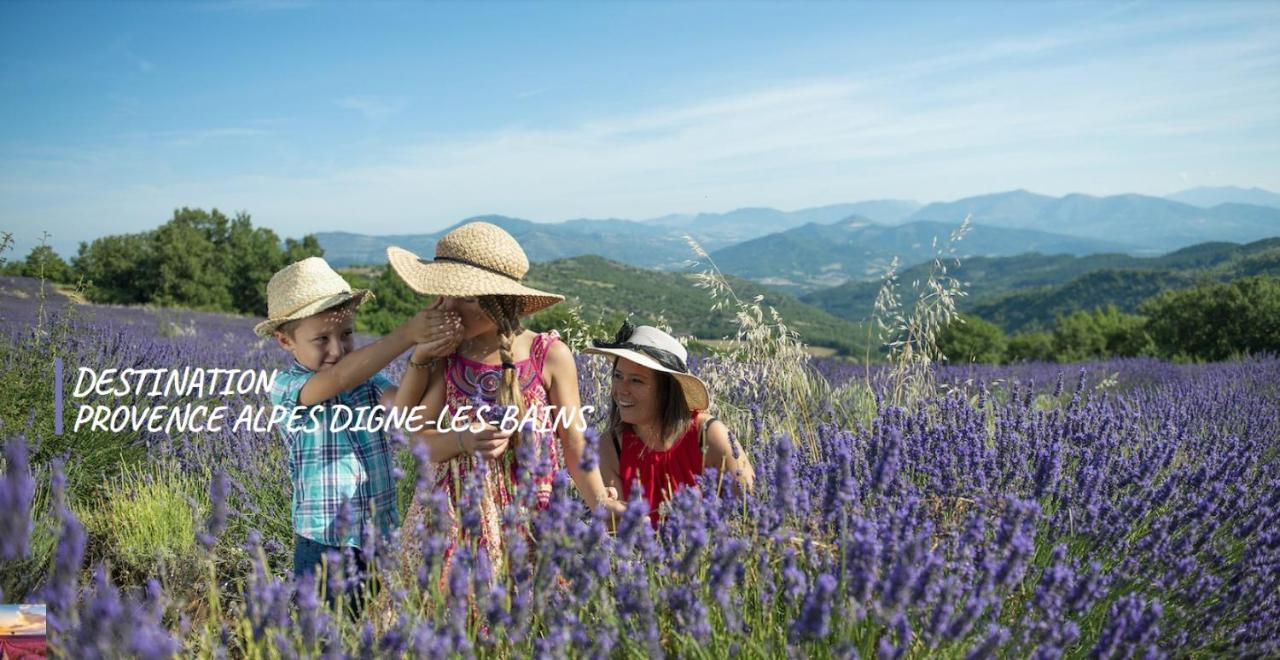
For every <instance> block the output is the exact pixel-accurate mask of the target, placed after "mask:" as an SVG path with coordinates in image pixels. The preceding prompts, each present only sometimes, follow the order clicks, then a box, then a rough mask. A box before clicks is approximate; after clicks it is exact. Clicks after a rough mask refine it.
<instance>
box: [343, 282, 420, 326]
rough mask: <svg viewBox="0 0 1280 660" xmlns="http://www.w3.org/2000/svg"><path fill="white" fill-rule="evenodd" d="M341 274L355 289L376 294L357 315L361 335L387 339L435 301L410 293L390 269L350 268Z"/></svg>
mask: <svg viewBox="0 0 1280 660" xmlns="http://www.w3.org/2000/svg"><path fill="white" fill-rule="evenodd" d="M339 272H340V273H341V275H342V276H343V277H344V278H346V280H347V282H348V283H350V284H351V286H352V287H353V288H358V289H369V290H370V291H372V292H373V299H372V300H370V301H368V302H366V303H365V304H363V305H361V306H360V311H359V313H357V314H356V330H358V331H359V332H365V333H368V334H373V335H385V334H387V333H388V332H391V331H392V330H394V329H395V328H396V326H398V325H400V324H401V323H404V322H405V320H406V319H408V318H409V317H411V316H413V315H414V314H416V313H417V312H418V310H420V309H422V308H423V307H425V306H427V305H429V304H431V301H432V298H431V297H429V296H424V295H422V294H420V293H418V292H416V291H414V290H413V289H410V288H409V285H408V284H405V283H404V280H402V279H400V277H399V276H398V275H396V274H395V271H393V270H391V266H389V265H386V266H382V267H380V268H348V269H343V270H341V271H339Z"/></svg>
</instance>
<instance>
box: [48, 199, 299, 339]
mask: <svg viewBox="0 0 1280 660" xmlns="http://www.w3.org/2000/svg"><path fill="white" fill-rule="evenodd" d="M322 254H323V250H321V249H320V244H319V243H318V242H316V239H315V237H314V236H306V237H304V238H303V239H302V240H294V239H289V240H287V241H286V242H285V244H284V246H283V248H282V247H281V245H280V239H279V237H278V236H276V234H275V232H273V231H271V230H270V229H266V228H263V227H258V228H255V227H254V226H253V223H252V221H251V220H250V217H249V215H248V214H246V213H238V214H236V216H235V217H234V218H228V217H227V216H226V215H224V214H222V213H221V212H220V211H218V210H217V209H214V210H212V211H204V210H202V209H189V208H182V209H178V210H176V211H174V213H173V218H171V219H170V220H169V221H168V222H166V223H165V224H163V225H161V226H160V227H157V228H156V229H154V230H151V231H148V232H143V233H139V234H121V235H112V236H104V237H102V238H98V239H95V240H94V241H93V242H92V243H81V244H80V250H79V253H78V254H77V256H76V257H75V258H74V259H73V260H72V268H73V271H72V274H73V275H78V276H82V277H84V278H85V280H86V281H88V282H89V288H88V289H87V291H86V293H87V294H88V296H89V298H90V299H91V300H93V301H94V302H106V303H121V304H136V303H154V304H159V305H170V306H179V307H191V308H196V309H207V310H211V311H228V312H240V313H244V314H254V315H258V316H261V315H264V314H266V311H267V302H266V284H267V281H268V280H269V279H271V275H272V274H273V273H275V272H276V271H277V270H279V269H280V268H282V267H284V266H286V265H288V264H290V263H293V262H294V261H298V260H300V259H303V258H305V257H309V256H320V255H322ZM46 277H47V276H46ZM53 279H56V278H53ZM68 279H70V278H68Z"/></svg>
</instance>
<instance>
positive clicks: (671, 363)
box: [591, 340, 689, 374]
mask: <svg viewBox="0 0 1280 660" xmlns="http://www.w3.org/2000/svg"><path fill="white" fill-rule="evenodd" d="M591 345H592V346H594V347H596V348H613V349H618V348H622V349H626V350H629V351H635V352H637V353H640V354H642V355H644V356H645V357H648V358H650V359H652V360H653V361H654V362H657V363H658V364H660V365H662V366H663V367H665V368H667V369H670V370H671V371H677V372H680V373H682V374H687V373H689V367H688V366H686V365H685V362H684V360H681V359H680V356H679V355H676V354H675V353H672V352H671V351H666V350H663V349H661V348H657V347H655V346H645V345H643V344H633V343H631V342H629V341H624V342H615V343H606V342H602V341H600V340H595V341H592V342H591Z"/></svg>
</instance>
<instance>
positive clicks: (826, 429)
mask: <svg viewBox="0 0 1280 660" xmlns="http://www.w3.org/2000/svg"><path fill="white" fill-rule="evenodd" d="M254 322H255V319H251V318H247V317H243V318H241V317H232V316H225V315H215V314H203V313H197V312H183V311H175V310H161V309H139V308H122V307H105V306H92V305H75V304H69V303H67V302H66V301H65V299H63V298H62V297H60V296H56V295H55V296H53V297H51V298H50V299H49V300H48V301H47V302H45V303H43V305H42V303H41V296H40V295H39V283H38V282H34V281H32V280H25V279H15V278H0V334H3V335H4V336H5V337H6V340H5V342H4V348H3V349H0V392H3V395H2V396H3V405H2V406H0V413H2V414H3V422H4V426H3V428H0V438H3V441H4V455H5V462H4V476H3V478H0V588H3V590H4V592H3V594H2V595H0V601H3V602H46V603H48V612H49V618H50V620H49V635H50V637H49V643H50V647H51V649H53V650H54V651H56V652H57V653H59V654H60V655H63V656H66V657H73V658H91V657H104V656H105V657H115V656H131V657H133V656H136V657H144V658H152V657H173V656H190V655H196V656H201V657H244V656H247V657H282V658H292V657H312V656H325V657H343V656H357V657H374V656H378V657H401V656H428V657H447V656H464V657H467V656H484V657H513V656H515V657H524V656H531V655H536V656H538V657H627V658H631V657H634V658H641V657H654V656H658V657H661V656H675V657H726V656H745V657H781V656H813V657H824V658H825V657H839V658H848V657H884V658H901V657H930V658H932V657H944V658H970V657H972V658H981V657H993V656H1002V657H1036V658H1058V657H1098V658H1129V657H1142V658H1147V657H1153V658H1155V657H1167V656H1174V657H1183V656H1253V657H1263V656H1272V657H1275V656H1277V655H1280V626H1278V625H1277V624H1276V621H1280V596H1278V595H1277V594H1280V359H1277V358H1276V357H1254V358H1250V359H1246V360H1243V361H1238V362H1230V363H1214V364H1199V365H1172V364H1167V363H1162V362H1158V361H1154V360H1129V361H1114V362H1105V363H1090V364H1084V365H1066V366H1063V365H1041V364H1026V365H1014V366H1009V367H983V366H956V367H941V368H933V370H932V372H931V373H930V378H931V380H930V381H929V382H930V394H929V396H925V397H915V398H911V399H909V400H906V401H899V403H901V404H902V405H891V403H890V402H891V401H894V400H895V399H894V398H893V397H891V396H889V391H888V389H887V387H888V383H889V380H888V378H887V376H886V371H887V367H876V368H873V369H872V370H871V371H870V372H868V371H867V370H866V369H864V368H863V367H860V366H856V365H850V364H847V363H838V362H834V361H822V360H815V361H813V362H812V363H804V364H797V363H796V362H795V361H794V360H788V361H786V362H785V363H784V361H783V360H780V359H778V358H776V357H775V358H773V359H770V358H768V357H763V358H761V359H759V360H735V359H728V358H706V359H704V360H702V361H701V362H699V363H698V364H696V365H695V366H696V369H697V371H699V373H700V374H701V375H702V376H703V377H704V378H706V379H707V380H708V381H709V382H710V383H711V385H712V387H713V390H714V392H715V394H716V398H717V401H718V404H719V406H720V411H719V412H720V416H721V418H722V419H725V420H726V421H727V422H728V423H729V425H730V427H731V428H732V430H733V431H734V432H735V434H736V435H737V437H738V438H739V439H740V440H741V441H742V444H743V445H744V446H745V447H746V449H747V451H749V452H750V453H751V455H752V459H753V461H754V464H755V465H756V471H757V474H758V478H757V482H756V488H755V490H754V492H752V493H751V494H749V495H748V496H747V497H745V499H741V498H736V497H733V496H732V495H731V494H729V493H727V492H725V493H722V492H718V491H717V489H716V488H714V487H713V486H712V485H711V482H710V481H708V482H706V487H704V488H703V489H701V491H698V490H694V489H685V490H684V491H681V492H680V493H679V494H678V495H677V497H676V498H675V500H674V502H673V504H672V507H671V511H670V513H669V515H668V518H667V522H666V523H665V524H664V525H663V527H662V528H661V529H660V531H658V532H657V533H655V532H654V531H653V530H652V529H651V527H650V526H649V524H648V517H647V511H646V508H645V504H644V502H643V501H641V500H635V501H633V502H631V504H630V507H629V509H628V511H627V514H626V516H625V517H624V518H623V520H621V522H620V524H619V525H618V531H617V533H616V534H611V533H608V532H607V531H606V529H607V526H606V524H605V521H604V520H603V519H601V518H599V517H593V516H592V515H591V514H590V513H588V512H587V511H586V509H585V507H584V506H583V505H582V504H581V501H580V500H579V499H578V498H577V496H576V493H574V491H573V488H572V485H571V483H570V481H569V479H568V478H567V475H564V474H562V475H561V476H560V477H559V478H558V480H557V489H556V491H555V493H554V494H553V502H552V506H551V507H550V508H549V509H548V510H547V511H545V512H541V513H538V514H535V515H534V516H533V517H532V519H531V520H530V521H529V522H528V526H529V532H530V537H531V538H532V539H534V543H532V544H530V543H527V542H525V540H524V537H523V536H521V535H519V534H513V535H512V536H511V538H510V539H508V542H507V543H506V544H505V547H506V548H507V549H508V552H509V555H508V557H506V561H505V562H503V563H504V565H506V566H508V567H510V568H509V570H506V571H504V573H503V574H497V575H495V574H494V571H493V565H494V561H493V558H490V557H487V556H485V555H484V553H482V552H480V553H477V552H472V551H470V550H469V549H466V548H464V549H463V550H462V551H461V552H460V553H459V555H458V557H457V560H456V562H455V564H454V568H453V570H451V571H450V572H449V574H448V576H447V579H446V580H444V583H443V584H442V582H441V578H440V575H441V572H440V571H441V566H440V559H441V554H442V549H443V548H444V546H445V539H444V537H443V536H442V533H443V527H442V524H441V520H440V516H439V515H438V513H437V514H435V515H432V516H428V520H427V522H426V524H425V525H424V526H423V527H422V528H420V529H415V530H411V533H409V534H406V535H405V536H403V537H398V538H395V539H392V540H391V546H392V547H385V548H383V550H385V551H386V552H384V553H383V554H382V556H383V557H385V558H386V559H385V560H380V561H379V564H378V574H379V576H380V577H381V580H382V584H381V592H380V594H381V596H380V597H381V599H382V601H381V602H380V603H379V604H378V606H375V607H371V608H369V609H368V610H367V611H366V613H365V615H364V616H362V617H360V618H359V619H356V620H351V619H349V618H348V617H345V616H340V615H337V614H335V613H333V612H332V611H330V610H329V609H328V608H327V607H325V605H324V601H323V599H320V598H317V597H316V595H315V590H314V585H313V584H309V583H308V584H301V585H295V584H294V583H293V582H292V580H291V578H290V577H289V576H291V575H292V573H291V564H290V554H289V552H290V548H291V547H292V537H291V532H290V524H289V490H288V489H289V487H290V486H289V479H288V476H287V474H286V472H285V470H286V468H285V452H284V448H283V447H282V446H281V445H280V442H279V440H278V438H276V437H274V436H270V435H267V434H252V433H241V434H234V433H230V432H227V433H222V434H200V435H183V436H179V437H168V436H162V435H154V434H153V435H147V434H142V435H137V436H135V435H129V434H108V433H101V432H82V433H79V434H64V435H62V436H56V435H54V433H53V426H54V425H53V419H52V416H53V409H54V408H53V399H54V393H53V360H54V358H61V359H62V360H63V363H64V365H65V368H66V369H67V370H69V371H74V370H75V369H77V368H79V367H81V366H89V367H94V368H98V369H102V368H124V367H130V366H132V367H146V368H157V367H180V366H186V365H191V366H204V367H224V368H265V369H271V368H279V367H283V366H285V354H284V353H283V352H282V351H280V350H279V349H278V348H276V347H275V346H274V345H272V344H271V343H269V342H265V341H262V340H259V339H258V338H257V337H255V336H254V335H253V333H252V331H251V329H250V328H251V327H252V325H253V323H254ZM602 366H603V365H602V364H600V363H599V362H598V361H595V360H591V359H586V358H580V359H579V370H580V377H581V381H582V391H583V396H584V403H586V404H591V405H595V406H597V408H598V409H604V403H605V401H606V397H607V389H605V388H606V385H607V380H606V378H605V375H604V372H603V370H602ZM401 368H402V365H401V364H399V363H397V364H395V365H393V366H392V367H391V368H390V369H389V370H388V372H389V375H390V376H391V377H392V378H398V376H399V373H400V372H399V370H400V369H401ZM220 402H221V403H225V404H229V405H239V404H242V403H258V402H254V401H247V400H246V401H236V400H229V401H228V400H222V401H220ZM140 403H145V402H140ZM73 414H74V413H73V412H72V411H70V410H68V411H66V412H64V420H63V421H64V424H69V423H70V422H71V421H72V419H73V418H72V415H73ZM526 444H527V443H526ZM415 462H416V461H415V458H414V456H413V455H412V454H411V453H410V452H409V451H408V450H407V449H406V450H405V451H404V456H403V458H402V462H401V465H402V468H403V475H402V477H403V478H402V488H401V504H402V510H404V509H405V508H407V505H408V502H409V498H411V497H413V496H414V495H413V493H414V485H415V484H414V482H415V475H416V465H415ZM426 504H427V510H428V511H433V512H438V511H439V510H440V504H441V503H440V502H437V501H434V500H431V499H430V498H428V499H427V502H426ZM463 524H467V520H466V519H465V518H464V520H463ZM405 543H412V544H416V545H418V546H420V547H421V548H422V550H423V556H424V557H425V558H426V559H425V561H424V564H423V565H421V566H410V567H401V566H397V565H396V564H395V559H394V558H395V557H396V556H397V553H396V552H395V547H394V546H395V545H396V544H405ZM335 568H336V567H335ZM328 585H329V588H331V589H333V590H335V591H336V592H337V593H338V594H340V595H345V594H348V593H350V592H351V590H354V589H360V588H362V585H360V584H357V583H352V582H351V581H349V580H344V579H343V576H342V574H341V572H340V571H337V570H335V572H334V573H333V574H332V575H331V576H329V579H328Z"/></svg>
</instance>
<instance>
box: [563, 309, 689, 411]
mask: <svg viewBox="0 0 1280 660" xmlns="http://www.w3.org/2000/svg"><path fill="white" fill-rule="evenodd" d="M583 352H584V353H593V354H595V355H607V356H613V357H620V358H625V359H627V360H631V361H632V362H635V363H636V364H638V365H640V366H642V367H648V368H650V369H653V370H654V371H661V372H663V373H667V374H671V376H672V377H673V378H675V379H676V382H677V383H679V385H680V393H681V394H683V395H684V402H685V405H687V406H689V410H706V409H708V408H710V407H711V394H710V392H708V391H707V384H706V383H704V382H702V379H701V378H698V377H697V376H695V375H693V374H691V373H689V365H688V362H689V352H688V351H687V350H686V349H685V347H684V345H683V344H681V343H680V341H679V340H677V339H676V338H675V337H672V336H671V335H669V334H667V333H665V332H663V331H661V330H659V329H657V328H655V327H653V326H648V325H640V326H632V325H631V324H630V323H629V322H626V321H623V322H622V327H621V328H620V329H619V330H618V335H617V336H616V337H615V338H614V340H613V341H612V342H607V341H603V340H599V339H593V340H592V341H591V348H587V349H584V350H583Z"/></svg>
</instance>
